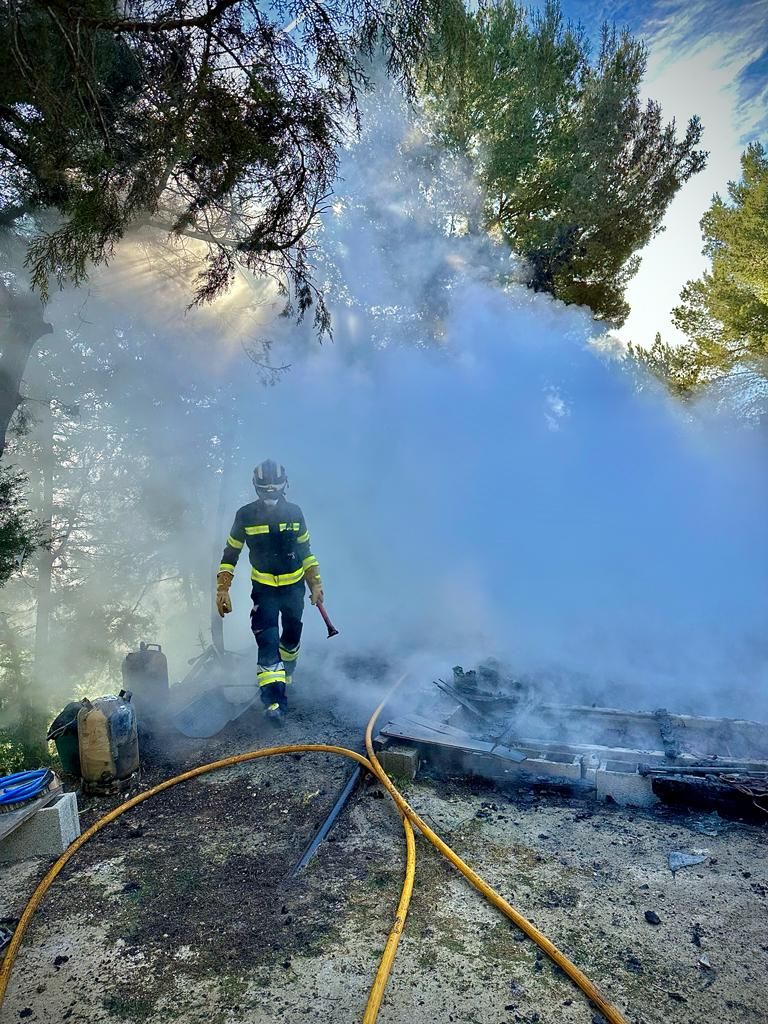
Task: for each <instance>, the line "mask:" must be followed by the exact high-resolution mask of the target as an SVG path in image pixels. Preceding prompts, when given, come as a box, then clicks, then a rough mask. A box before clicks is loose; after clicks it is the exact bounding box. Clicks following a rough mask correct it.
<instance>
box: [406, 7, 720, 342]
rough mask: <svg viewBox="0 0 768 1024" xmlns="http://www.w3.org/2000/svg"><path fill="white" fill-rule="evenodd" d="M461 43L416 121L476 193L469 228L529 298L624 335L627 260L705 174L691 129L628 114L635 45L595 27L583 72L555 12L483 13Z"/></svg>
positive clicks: (575, 46)
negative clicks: (517, 267)
mask: <svg viewBox="0 0 768 1024" xmlns="http://www.w3.org/2000/svg"><path fill="white" fill-rule="evenodd" d="M468 38H469V40H470V41H469V43H468V45H467V47H466V53H467V56H466V58H465V59H464V60H462V61H457V60H456V59H455V55H452V56H451V58H450V59H448V57H447V56H446V58H445V59H444V60H443V62H442V75H441V76H440V78H439V79H436V78H434V77H433V80H432V84H431V89H430V92H429V94H428V95H427V96H426V97H425V109H426V112H427V116H428V118H429V121H430V124H431V127H432V131H433V132H434V134H435V135H436V137H437V138H438V139H440V140H441V141H442V142H443V143H444V144H446V145H447V146H449V147H451V148H452V149H454V150H456V151H458V152H460V153H462V154H464V155H465V156H466V157H468V158H469V160H470V161H471V163H472V164H473V166H474V168H475V171H476V173H477V175H478V177H479V178H480V180H481V182H482V184H483V186H484V189H485V194H486V200H485V208H484V211H483V223H482V224H470V227H471V228H474V229H479V228H484V229H486V230H489V231H491V232H493V233H495V234H497V235H498V236H500V237H501V238H502V239H504V241H506V242H507V243H508V244H509V245H510V247H511V248H512V250H513V251H514V252H516V253H517V254H519V255H521V256H523V257H524V258H525V259H526V261H527V262H528V265H529V267H530V279H529V284H530V286H531V287H532V288H534V289H535V290H537V291H547V292H550V293H551V294H552V295H555V296H556V297H557V298H560V299H562V300H563V301H565V302H569V303H579V304H584V305H587V306H589V307H590V308H591V309H592V311H593V313H594V314H595V316H596V317H597V318H599V319H605V320H611V321H613V322H615V323H617V324H621V323H623V321H624V320H625V319H626V316H627V314H628V312H629V308H628V306H627V303H626V301H625V299H624V290H625V288H626V285H627V282H628V281H629V280H630V278H631V277H632V276H633V275H634V274H635V273H636V271H637V268H638V265H639V259H638V258H637V256H636V255H635V254H636V253H637V251H638V250H639V249H640V248H642V247H643V246H644V245H645V244H646V243H647V242H648V241H649V240H650V239H651V238H652V237H653V236H654V235H655V234H657V233H658V232H659V231H660V230H661V221H662V218H663V216H664V213H665V211H666V209H667V207H668V205H669V203H670V201H671V200H672V198H673V197H674V195H675V194H676V192H677V191H678V189H679V188H680V186H681V185H682V184H683V183H684V182H685V181H687V180H688V179H689V178H690V177H691V176H692V175H693V174H695V173H697V172H698V171H700V170H701V169H702V168H703V167H704V164H705V157H706V154H704V153H703V152H702V151H700V150H698V149H696V146H697V145H698V143H699V140H700V138H701V125H700V123H699V121H698V119H697V118H695V117H694V118H691V120H690V122H689V123H688V126H687V130H686V132H685V135H684V137H683V138H682V140H678V138H677V132H676V128H675V123H674V121H672V122H671V123H669V124H665V123H664V121H663V118H662V112H661V108H660V107H659V105H658V104H657V103H654V102H652V101H649V102H648V103H647V105H646V106H645V107H643V106H642V104H641V102H640V86H641V83H642V79H643V75H644V73H645V68H646V51H645V49H644V47H643V45H642V44H641V43H638V42H637V41H635V40H634V39H633V38H632V37H631V36H630V35H629V34H628V33H627V32H617V31H616V29H615V28H609V27H608V26H604V28H603V32H602V38H601V43H600V48H599V52H598V53H597V55H596V57H595V58H594V59H593V58H592V57H591V55H590V51H589V46H588V43H587V41H586V39H585V36H584V33H583V31H582V30H581V29H580V28H576V27H574V26H573V25H571V24H569V23H566V22H565V20H564V18H563V15H562V11H561V8H560V5H559V3H558V2H555V0H550V2H548V3H547V4H546V6H545V8H544V10H543V11H542V12H541V13H533V12H525V11H524V10H523V9H522V8H520V7H518V6H517V5H516V4H515V3H513V2H511V0H502V2H499V3H490V2H483V3H481V4H480V6H479V9H478V11H477V14H476V15H475V17H474V19H473V22H472V26H471V31H470V32H469V33H468ZM439 49H440V48H439V44H438V45H437V46H436V51H437V52H436V54H435V60H436V61H438V62H439V60H440V54H439Z"/></svg>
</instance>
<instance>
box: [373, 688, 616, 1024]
mask: <svg viewBox="0 0 768 1024" xmlns="http://www.w3.org/2000/svg"><path fill="white" fill-rule="evenodd" d="M398 685H399V684H398ZM385 704H386V700H383V701H382V702H381V704H379V706H378V707H377V708H376V710H375V711H374V713H373V715H371V719H370V721H369V722H368V725H367V726H366V730H365V749H366V750H367V751H368V757H369V758H370V761H371V764H372V765H373V770H374V772H375V773H376V775H377V777H378V779H379V781H380V782H381V783H382V785H383V786H384V787H385V788H386V790H387V792H388V793H389V795H390V796H391V797H392V799H393V800H394V801H395V803H396V804H397V807H398V809H399V811H400V812H401V814H402V815H403V817H405V818H408V820H409V821H410V822H411V823H412V824H413V825H415V826H416V828H417V829H418V830H419V831H420V832H421V834H422V835H423V836H426V838H427V839H428V840H429V841H430V843H432V845H433V846H435V847H437V849H438V850H439V851H440V853H442V855H443V856H444V857H446V858H447V859H448V860H449V861H450V862H451V864H453V866H454V867H455V868H458V869H459V871H460V872H461V873H462V875H464V877H465V878H466V879H467V881H469V882H471V883H472V885H474V887H475V888H476V889H477V890H478V892H480V893H482V894H483V896H485V898H486V899H487V900H488V901H489V902H491V903H492V904H493V905H494V907H496V908H497V910H500V911H501V912H502V914H505V915H506V916H507V917H508V918H509V919H510V921H512V922H513V923H514V924H516V925H517V927H518V928H519V929H520V930H521V931H523V932H525V934H526V935H527V936H528V938H529V939H532V940H533V941H534V942H535V943H536V945H537V946H538V947H539V949H542V950H543V951H544V952H545V953H546V954H547V956H548V957H549V958H550V959H551V960H554V962H555V963H556V964H557V966H558V967H560V968H561V969H562V970H563V971H565V973H566V974H567V975H568V977H569V978H570V979H571V981H573V982H575V984H577V985H578V986H579V988H580V989H581V991H582V992H583V993H584V995H585V996H586V997H587V998H588V999H589V1000H591V1001H592V1002H593V1003H594V1004H595V1006H596V1007H597V1008H598V1009H599V1010H600V1012H601V1013H602V1014H603V1016H604V1017H605V1018H606V1019H607V1020H608V1021H610V1024H627V1021H626V1019H625V1018H624V1017H623V1016H622V1015H621V1013H619V1011H618V1010H617V1009H616V1007H615V1006H613V1005H612V1004H611V1003H609V1002H608V1000H607V999H606V998H605V997H604V996H603V995H602V994H601V993H600V990H599V989H598V988H596V986H595V985H593V984H592V982H591V981H590V980H589V978H588V977H587V976H586V974H584V972H583V971H580V970H579V968H578V967H577V966H576V965H575V964H574V963H572V962H571V961H570V960H569V959H568V957H567V956H566V955H565V954H564V953H561V952H560V950H559V949H558V948H557V946H555V944H554V943H553V942H550V941H549V939H548V938H547V937H546V935H544V933H543V932H540V931H539V929H538V928H537V927H536V925H534V924H531V922H530V921H529V920H528V919H527V918H525V917H523V915H522V914H521V913H520V912H519V911H517V910H515V908H514V907H513V906H512V905H511V904H509V903H507V901H506V900H505V899H504V897H503V896H500V895H499V893H497V892H496V890H495V889H492V888H491V886H490V885H488V883H487V882H485V881H483V879H482V878H481V877H480V875H478V874H477V872H476V871H473V870H472V868H471V867H470V866H469V864H467V863H465V862H464V861H463V860H462V859H461V857H459V855H458V854H457V853H455V852H454V851H453V850H452V849H451V848H450V846H448V844H447V843H444V842H443V840H442V839H441V838H440V836H439V835H438V834H437V833H436V832H433V831H432V829H431V828H430V827H429V825H427V823H426V822H425V821H423V820H422V819H421V818H420V817H419V816H418V814H417V813H416V812H415V811H414V809H413V808H412V807H411V805H410V804H409V803H408V802H407V801H406V799H405V797H403V795H402V793H400V791H399V790H398V789H397V788H396V787H395V786H394V784H393V783H392V782H391V781H390V778H389V776H388V775H387V773H386V772H385V771H384V769H383V768H382V767H381V764H380V762H379V759H378V758H377V757H376V752H375V751H374V749H373V738H372V737H373V727H374V725H375V723H376V719H377V718H378V717H379V714H380V713H381V709H382V708H383V707H384V705H385Z"/></svg>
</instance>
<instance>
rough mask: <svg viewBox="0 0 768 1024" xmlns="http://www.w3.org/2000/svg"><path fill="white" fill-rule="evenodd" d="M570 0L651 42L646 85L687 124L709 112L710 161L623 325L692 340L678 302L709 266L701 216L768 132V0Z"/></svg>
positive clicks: (653, 249) (680, 202)
mask: <svg viewBox="0 0 768 1024" xmlns="http://www.w3.org/2000/svg"><path fill="white" fill-rule="evenodd" d="M563 9H564V11H565V13H566V15H567V16H568V17H569V18H571V19H572V20H573V21H580V22H581V23H582V24H583V25H584V26H585V27H586V28H587V29H588V30H589V31H590V32H592V31H595V32H597V31H598V30H599V26H600V23H601V22H602V21H603V20H604V19H607V20H609V21H610V20H613V21H616V22H617V24H620V25H627V26H628V27H629V29H630V30H631V31H632V33H633V34H634V35H635V36H637V37H639V38H642V39H643V40H644V41H645V43H646V45H647V46H648V49H649V63H648V74H647V77H646V86H645V92H646V95H647V96H648V97H650V98H653V99H655V100H658V101H659V102H660V103H661V105H662V109H663V111H664V114H665V115H666V117H667V119H670V118H672V117H674V118H676V120H677V123H678V125H679V126H680V128H681V129H684V127H685V124H686V123H687V121H688V118H689V117H690V116H691V115H692V114H698V115H699V116H700V117H701V119H702V122H703V125H704V138H703V147H704V148H705V149H707V150H709V153H710V156H709V162H708V166H707V169H706V170H705V171H703V172H702V173H701V174H699V175H698V176H697V177H696V178H695V179H694V180H692V181H690V182H689V183H688V184H687V185H685V186H684V187H683V189H681V191H680V192H679V193H678V195H677V197H676V198H675V200H674V202H673V203H672V205H671V206H670V209H669V211H668V213H667V216H666V219H665V226H666V231H665V232H664V233H663V234H662V235H661V236H659V237H658V238H657V239H655V240H654V241H653V242H651V243H650V245H649V246H648V247H647V249H646V250H645V251H644V253H643V264H642V267H641V269H640V271H639V273H638V275H637V277H636V278H635V280H634V281H633V282H632V284H631V285H630V288H629V291H628V299H629V301H630V303H631V305H632V314H631V315H630V318H629V320H628V321H627V324H626V325H625V326H624V328H622V330H621V331H620V332H619V333H620V335H621V337H622V338H624V339H625V340H630V339H631V340H633V341H636V342H639V343H641V344H645V343H648V344H650V343H651V342H652V341H653V337H654V334H655V332H656V331H657V330H660V331H661V332H662V335H663V337H664V338H665V340H668V341H676V340H682V336H681V335H679V333H678V332H677V331H675V329H674V328H673V327H672V325H671V321H670V310H671V309H672V307H673V306H674V305H675V304H676V302H677V300H678V296H679V293H680V289H681V288H682V286H683V285H684V284H685V282H686V281H687V280H688V279H689V278H692V277H698V276H699V275H700V274H701V273H702V271H703V270H704V269H705V268H706V266H707V261H706V260H705V259H704V257H703V256H702V255H701V235H700V231H699V220H700V218H701V216H702V214H703V213H704V211H705V210H706V209H707V207H708V206H709V203H710V201H711V198H712V196H713V194H714V193H715V192H720V193H724V192H725V190H726V187H727V184H728V181H729V180H731V179H734V178H738V177H739V174H740V166H739V156H740V154H741V152H742V150H743V149H744V148H745V146H746V145H747V143H748V142H750V141H752V140H754V139H758V140H760V141H761V142H763V144H766V142H768V2H767V0H651V2H637V0H633V2H626V3H619V4H608V3H604V2H602V0H563Z"/></svg>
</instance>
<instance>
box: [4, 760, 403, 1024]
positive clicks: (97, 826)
mask: <svg viewBox="0 0 768 1024" xmlns="http://www.w3.org/2000/svg"><path fill="white" fill-rule="evenodd" d="M311 751H318V752H322V753H326V754H340V755H341V756H342V757H350V758H352V760H354V761H357V762H358V764H361V765H362V766H363V767H364V768H366V769H367V770H368V771H369V772H370V773H371V774H372V775H375V772H374V770H373V765H372V764H371V762H370V761H369V760H368V759H367V758H365V757H363V755H362V754H358V753H357V752H356V751H354V750H347V748H346V747H336V746H332V745H331V744H328V743H291V744H286V745H284V746H281V747H265V748H264V749H263V750H251V751H249V752H248V753H247V754H235V755H233V756H232V757H225V758H222V760H220V761H211V763H210V764H203V765H200V766H199V767H198V768H192V769H190V770H189V771H187V772H182V774H181V775H176V776H174V777H173V778H172V779H166V780H165V782H161V783H159V785H157V786H153V787H152V789H148V790H147V791H146V792H145V793H139V794H138V795H137V796H134V797H131V799H130V800H126V801H125V803H123V804H120V806H119V807H116V808H115V809H114V810H112V811H110V812H109V813H108V814H105V815H104V817H103V818H99V820H98V821H96V822H94V824H93V825H91V827H90V828H89V829H86V831H85V832H83V833H82V835H80V836H78V837H77V839H76V840H75V841H74V842H73V843H72V845H71V846H69V847H68V848H67V849H66V850H65V851H64V853H62V855H61V856H60V857H59V859H58V860H57V861H56V862H55V863H54V864H53V865H52V866H51V867H50V868H49V869H48V871H47V872H46V873H45V875H44V876H43V877H42V879H41V880H40V882H39V883H38V885H37V887H36V889H35V891H34V892H33V893H32V895H31V897H30V899H29V902H28V903H27V905H26V907H25V908H24V911H23V913H22V915H21V917H20V918H19V923H18V925H17V926H16V931H15V932H14V933H13V938H12V939H11V941H10V943H9V944H8V949H7V950H6V952H5V958H4V960H3V962H2V964H0V1008H2V1005H3V1001H4V999H5V993H6V990H7V988H8V982H9V980H10V977H11V971H12V969H13V964H14V961H15V960H16V955H17V954H18V952H19V947H20V946H21V943H22V941H23V939H24V935H25V933H26V931H27V928H28V927H29V923H30V921H31V920H32V915H33V914H34V913H35V911H36V910H37V909H38V907H39V906H40V904H41V902H42V900H43V897H44V896H45V894H46V893H47V892H48V890H49V889H50V887H51V884H52V883H53V882H54V880H55V879H56V878H57V876H58V875H59V874H60V873H61V871H62V869H63V868H64V866H65V865H66V864H67V862H68V861H69V860H70V859H71V858H72V857H73V856H74V855H75V854H76V853H77V851H78V850H79V849H80V847H81V846H84V845H85V843H87V842H88V840H89V839H91V838H92V837H93V836H95V835H96V833H97V832H100V831H101V830H102V829H103V828H105V826H107V825H109V824H110V823H111V822H113V821H115V820H116V819H117V818H119V817H120V816H121V815H123V814H125V813H126V811H130V810H131V809H132V808H133V807H136V806H137V805H138V804H141V803H143V802H144V801H145V800H149V798H150V797H152V796H156V795H157V794H158V793H162V792H163V791H164V790H166V789H170V788H171V786H176V785H178V783H180V782H186V781H188V780H189V779H194V778H196V777H197V776H198V775H206V774H207V773H208V772H213V771H217V770H218V769H219V768H229V767H231V766H232V765H236V764H243V763H244V762H246V761H256V760H258V759H259V758H262V757H272V756H273V755H277V754H303V753H308V752H311ZM403 829H404V830H405V840H406V867H405V880H404V882H403V889H402V893H401V895H400V902H399V903H398V907H397V911H396V914H395V920H394V923H393V925H392V928H391V930H390V933H389V936H388V938H387V942H386V945H385V947H384V952H383V954H382V957H381V962H380V963H379V968H378V970H377V971H376V977H375V979H374V982H373V985H372V987H371V991H370V995H369V996H368V1002H367V1004H366V1007H365V1015H364V1017H363V1022H364V1024H373V1022H374V1021H375V1020H376V1017H377V1016H378V1013H379V1007H380V1006H381V1000H382V998H383V996H384V988H385V986H386V984H387V979H388V977H389V972H390V971H391V969H392V962H393V961H394V959H395V953H396V951H397V944H398V942H399V941H400V935H401V934H402V931H403V926H404V924H405V916H406V914H407V913H408V904H409V903H410V902H411V894H412V892H413V879H414V874H415V871H416V845H415V843H414V839H413V829H412V828H411V824H410V822H409V821H408V819H407V818H406V817H405V816H404V817H403Z"/></svg>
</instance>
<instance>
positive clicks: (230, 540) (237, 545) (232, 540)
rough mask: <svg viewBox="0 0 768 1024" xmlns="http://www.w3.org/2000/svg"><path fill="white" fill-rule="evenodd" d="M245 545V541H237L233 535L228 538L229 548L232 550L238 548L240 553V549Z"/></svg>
mask: <svg viewBox="0 0 768 1024" xmlns="http://www.w3.org/2000/svg"><path fill="white" fill-rule="evenodd" d="M243 544H245V541H243V540H235V538H234V537H233V536H232V534H231V533H230V535H229V536H228V537H227V546H228V547H230V548H237V550H238V551H239V550H240V548H241V547H242V546H243Z"/></svg>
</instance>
